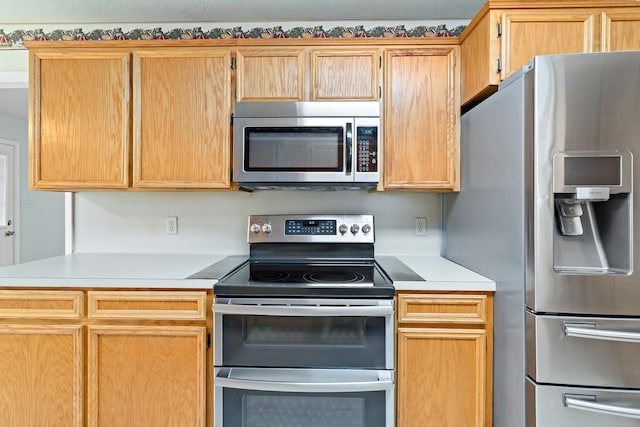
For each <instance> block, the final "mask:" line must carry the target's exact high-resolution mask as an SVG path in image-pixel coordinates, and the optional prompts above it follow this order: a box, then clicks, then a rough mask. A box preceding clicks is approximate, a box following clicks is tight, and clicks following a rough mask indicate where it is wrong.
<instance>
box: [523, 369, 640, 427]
mask: <svg viewBox="0 0 640 427" xmlns="http://www.w3.org/2000/svg"><path fill="white" fill-rule="evenodd" d="M526 394H527V424H526V427H603V426H606V427H639V426H640V390H623V389H602V388H579V387H562V386H552V385H539V384H536V383H534V382H533V381H531V380H530V379H527V383H526Z"/></svg>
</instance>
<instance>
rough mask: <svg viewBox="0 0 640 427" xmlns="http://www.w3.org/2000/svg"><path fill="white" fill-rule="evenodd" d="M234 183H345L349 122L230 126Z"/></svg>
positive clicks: (351, 161)
mask: <svg viewBox="0 0 640 427" xmlns="http://www.w3.org/2000/svg"><path fill="white" fill-rule="evenodd" d="M234 125H235V128H236V132H235V141H234V150H235V153H237V154H236V161H235V164H234V180H235V181H237V182H274V183H278V182H284V183H297V182H298V183H315V182H317V183H321V182H351V181H353V179H354V178H353V176H354V174H353V171H354V169H355V153H354V147H353V136H354V135H353V132H354V131H353V129H354V124H353V120H352V119H344V118H340V119H337V118H268V119H264V118H260V119H256V118H248V119H237V120H236V121H235V123H234Z"/></svg>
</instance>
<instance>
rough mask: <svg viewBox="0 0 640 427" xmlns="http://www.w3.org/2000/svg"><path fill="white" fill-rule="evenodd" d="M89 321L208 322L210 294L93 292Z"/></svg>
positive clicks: (90, 301) (89, 307)
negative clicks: (208, 295)
mask: <svg viewBox="0 0 640 427" xmlns="http://www.w3.org/2000/svg"><path fill="white" fill-rule="evenodd" d="M87 297H88V312H89V313H88V317H89V319H149V320H206V318H207V311H206V305H207V304H206V303H207V293H206V292H186V291H185V292H183V291H89V292H88V294H87Z"/></svg>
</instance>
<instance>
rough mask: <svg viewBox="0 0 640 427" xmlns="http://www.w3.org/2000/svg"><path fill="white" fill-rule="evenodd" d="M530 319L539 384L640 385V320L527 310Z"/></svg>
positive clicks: (530, 348)
mask: <svg viewBox="0 0 640 427" xmlns="http://www.w3.org/2000/svg"><path fill="white" fill-rule="evenodd" d="M526 324H527V375H528V376H530V377H531V378H533V379H534V380H535V381H536V382H537V383H551V384H570V385H577V386H593V387H618V388H636V389H640V357H638V355H639V354H640V319H629V318H626V319H623V318H601V317H577V316H573V317H566V316H548V315H544V316H542V315H535V314H533V313H531V312H526Z"/></svg>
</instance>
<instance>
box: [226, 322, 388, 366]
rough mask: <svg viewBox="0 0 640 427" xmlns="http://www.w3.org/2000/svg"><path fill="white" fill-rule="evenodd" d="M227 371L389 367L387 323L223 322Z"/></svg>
mask: <svg viewBox="0 0 640 427" xmlns="http://www.w3.org/2000/svg"><path fill="white" fill-rule="evenodd" d="M222 331H223V333H222V348H223V350H222V364H223V365H224V366H265V367H310V368H375V369H384V367H385V318H384V316H380V317H374V316H372V317H366V316H362V317H361V316H353V317H346V316H340V317H337V316H317V317H313V316H299V317H298V316H256V315H231V314H225V315H223V316H222Z"/></svg>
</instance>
